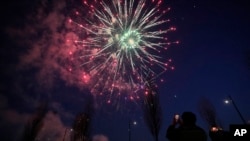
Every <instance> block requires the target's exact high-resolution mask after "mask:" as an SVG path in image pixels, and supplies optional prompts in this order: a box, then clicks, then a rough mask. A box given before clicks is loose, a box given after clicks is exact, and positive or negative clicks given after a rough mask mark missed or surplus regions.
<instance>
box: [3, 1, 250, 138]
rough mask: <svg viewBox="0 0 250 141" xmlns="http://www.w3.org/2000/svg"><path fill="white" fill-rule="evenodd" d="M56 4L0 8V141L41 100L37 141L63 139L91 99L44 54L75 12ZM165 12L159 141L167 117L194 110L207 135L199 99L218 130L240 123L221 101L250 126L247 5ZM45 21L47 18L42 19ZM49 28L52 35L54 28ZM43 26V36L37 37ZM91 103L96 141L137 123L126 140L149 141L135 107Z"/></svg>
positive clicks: (174, 6)
mask: <svg viewBox="0 0 250 141" xmlns="http://www.w3.org/2000/svg"><path fill="white" fill-rule="evenodd" d="M55 3H56V2H51V1H46V0H44V1H42V0H36V1H33V2H29V1H28V0H24V1H22V2H20V1H15V0H10V1H8V2H7V1H6V3H4V2H1V8H0V9H1V12H0V15H1V22H0V33H1V34H0V41H1V43H0V45H1V46H0V58H1V60H0V62H1V63H0V65H1V66H0V68H1V73H0V74H1V75H0V132H1V135H0V138H1V140H3V141H14V140H17V139H18V138H19V137H20V136H21V135H22V131H23V129H24V125H25V124H26V122H27V121H28V119H30V117H32V115H33V114H34V112H35V107H37V106H38V105H39V104H40V103H41V102H44V101H46V102H48V103H49V104H48V105H49V106H48V113H47V115H46V116H45V119H44V121H45V123H44V129H43V130H42V131H41V133H40V134H39V137H40V138H42V139H44V140H47V139H48V138H50V140H55V141H59V140H62V138H63V135H64V132H65V130H66V131H67V134H69V133H70V129H71V125H72V123H73V120H74V118H75V116H76V114H78V113H80V112H82V111H84V110H85V105H86V104H87V103H88V101H89V100H91V99H92V97H91V96H90V94H89V93H90V92H89V90H88V89H87V88H84V87H82V88H81V87H80V88H79V84H78V83H76V82H75V79H71V77H70V76H66V75H65V73H64V72H63V71H61V70H59V69H58V68H59V67H58V66H57V65H58V64H55V62H53V61H52V60H50V59H51V58H53V57H54V56H53V54H46V53H45V54H44V52H47V51H48V50H49V51H48V52H53V51H55V50H56V47H57V46H59V45H60V43H61V42H60V41H57V40H60V39H61V36H60V34H58V33H62V32H60V31H61V29H60V25H61V24H62V23H63V22H65V21H64V20H65V19H66V18H65V17H67V16H69V15H70V14H71V12H72V11H74V10H75V9H77V8H79V7H81V6H79V4H80V1H73V0H67V1H66V2H65V1H62V2H58V3H56V4H55ZM169 6H170V7H171V11H170V12H169V13H168V14H167V15H166V16H168V18H170V19H171V25H174V26H175V27H176V28H177V30H176V31H175V32H173V33H171V34H169V35H168V36H169V38H170V39H171V40H178V41H180V44H178V45H173V46H172V47H171V48H169V50H168V52H167V54H166V56H167V57H171V58H172V60H173V63H172V64H173V65H174V66H175V69H174V71H167V72H166V73H165V74H163V75H162V76H160V77H161V78H164V80H165V81H164V83H159V85H158V86H159V96H160V103H161V107H162V112H163V117H162V119H163V122H162V126H161V130H160V134H159V139H160V140H162V141H163V140H167V139H166V138H165V132H166V128H167V127H168V125H169V124H170V123H171V121H172V118H173V115H174V114H176V113H178V114H181V113H182V112H183V111H192V112H194V113H195V114H196V115H197V120H198V121H197V124H198V125H200V126H201V127H202V128H204V129H205V130H206V131H208V129H209V126H208V124H207V123H206V121H204V120H203V119H202V118H201V116H200V115H199V112H198V109H199V106H201V105H199V101H200V100H201V98H206V99H208V100H209V101H210V102H211V103H212V104H213V106H214V107H215V110H216V113H217V114H216V116H217V118H218V119H219V120H220V123H221V126H222V127H223V129H225V130H228V129H229V125H230V124H241V123H242V120H241V118H240V117H239V115H238V114H237V112H236V110H235V108H234V107H233V105H232V104H230V103H229V104H225V103H224V100H226V99H227V98H228V95H231V96H232V98H233V100H234V102H235V103H236V104H237V106H238V108H239V110H240V111H241V113H242V115H243V117H244V118H245V120H246V121H248V122H249V121H250V110H249V107H250V104H249V102H250V95H249V94H250V62H249V60H250V58H248V57H247V56H248V54H249V56H250V42H249V33H250V19H249V17H250V5H249V4H248V3H247V0H221V1H219V2H218V1H216V0H164V3H163V5H162V7H169ZM40 9H43V10H44V11H42V12H41V10H40ZM67 14H68V15H67ZM48 15H50V16H51V17H49V16H48ZM46 16H48V17H49V18H43V17H46ZM34 19H39V20H37V21H36V20H34ZM61 22H62V23H61ZM31 25H32V26H31ZM55 27H59V28H58V30H53V29H55ZM47 28H48V29H49V30H50V31H48V32H44V31H46V30H47ZM44 34H46V35H47V34H48V36H43V35H44ZM50 35H52V36H50ZM39 37H43V38H40V39H38V38H39ZM53 37H55V39H53V40H51V38H53ZM54 41H55V42H54ZM43 47H45V48H43ZM46 47H47V48H46ZM39 48H40V49H39ZM55 52H56V51H55ZM60 53H61V52H60ZM62 54H63V52H62ZM54 58H55V57H54ZM56 59H60V57H57V58H56ZM41 60H42V61H41ZM56 70H59V71H60V72H56ZM59 75H63V76H64V77H58V76H59ZM94 103H95V104H94V106H95V108H96V109H95V110H94V112H93V120H92V121H93V122H92V128H91V135H92V136H95V137H98V136H97V135H99V137H100V138H102V140H103V141H105V137H106V138H108V139H109V141H117V140H119V141H127V140H128V134H129V133H128V124H129V119H131V121H136V125H132V127H131V139H132V141H136V140H137V141H139V140H143V141H151V140H153V138H152V136H151V134H150V131H149V130H148V128H147V126H146V124H145V123H144V120H143V114H142V111H141V107H140V105H139V104H138V103H133V102H132V103H129V102H128V103H122V104H121V105H120V106H119V108H117V106H112V105H110V104H105V102H104V103H100V99H99V100H97V101H96V102H94ZM96 103H97V104H96ZM101 135H103V136H102V137H101Z"/></svg>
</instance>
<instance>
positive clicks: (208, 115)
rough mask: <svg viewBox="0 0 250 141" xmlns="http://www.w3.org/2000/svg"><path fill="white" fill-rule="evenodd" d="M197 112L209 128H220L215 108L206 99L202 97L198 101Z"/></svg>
mask: <svg viewBox="0 0 250 141" xmlns="http://www.w3.org/2000/svg"><path fill="white" fill-rule="evenodd" d="M198 111H199V114H200V116H201V117H202V118H203V119H204V120H205V121H206V122H207V124H208V126H209V127H210V128H211V127H218V126H221V124H220V122H219V120H218V117H217V114H216V110H215V107H214V106H213V104H212V103H211V102H210V101H209V100H208V99H207V98H205V97H203V98H201V99H200V101H199V103H198Z"/></svg>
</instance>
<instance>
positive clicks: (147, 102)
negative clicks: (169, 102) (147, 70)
mask: <svg viewBox="0 0 250 141" xmlns="http://www.w3.org/2000/svg"><path fill="white" fill-rule="evenodd" d="M143 112H144V120H145V122H146V124H147V126H148V128H149V130H150V132H151V134H152V136H153V137H154V139H155V141H158V135H159V131H160V128H161V123H162V109H161V106H160V101H159V95H158V91H157V86H156V85H155V84H154V82H153V80H152V79H148V81H146V89H145V98H144V103H143Z"/></svg>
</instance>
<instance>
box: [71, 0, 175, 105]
mask: <svg viewBox="0 0 250 141" xmlns="http://www.w3.org/2000/svg"><path fill="white" fill-rule="evenodd" d="M161 4H162V0H151V1H147V0H138V1H134V0H122V1H121V0H110V1H105V0H103V1H98V2H97V1H94V2H92V3H91V2H88V1H83V5H84V8H85V9H88V11H87V12H86V13H87V14H86V13H85V14H81V12H75V16H74V17H75V18H74V17H72V18H71V19H69V22H70V23H71V24H75V25H77V26H78V27H79V31H78V33H79V37H82V38H81V39H79V40H78V39H77V40H75V41H74V42H75V44H76V46H77V49H76V50H75V51H72V52H71V54H72V55H76V56H80V57H78V62H81V63H80V64H78V65H79V66H80V67H79V68H80V69H81V70H84V76H83V79H84V81H86V83H88V84H90V86H91V89H92V91H91V92H92V93H95V94H99V95H105V94H106V93H108V95H109V97H108V98H107V102H108V103H110V102H111V98H112V96H114V95H118V96H121V95H122V94H123V93H126V96H125V99H130V100H133V99H137V98H140V96H139V95H138V94H137V91H139V90H140V89H143V86H144V84H145V78H146V77H147V75H148V74H150V75H152V78H156V77H158V76H159V75H161V74H162V73H164V72H165V71H166V70H167V69H169V68H170V69H173V67H172V66H170V65H169V62H171V59H166V56H164V55H165V54H163V52H164V51H165V50H167V48H168V46H169V45H170V44H172V43H178V42H169V41H168V40H167V37H166V34H167V33H168V32H170V31H174V30H175V28H174V27H168V28H166V26H168V22H169V21H170V20H169V19H166V18H165V17H164V15H165V14H166V13H167V12H168V11H169V10H170V8H167V9H164V10H160V7H161ZM79 17H81V18H82V19H81V20H77V19H79Z"/></svg>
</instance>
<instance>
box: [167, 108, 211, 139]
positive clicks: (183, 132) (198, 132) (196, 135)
mask: <svg viewBox="0 0 250 141" xmlns="http://www.w3.org/2000/svg"><path fill="white" fill-rule="evenodd" d="M181 118H182V119H179V118H178V116H175V118H174V120H173V123H172V125H170V126H169V127H168V129H167V132H166V138H168V139H169V140H170V141H207V134H206V132H205V131H204V130H203V129H202V128H201V127H199V126H197V125H196V116H195V114H194V113H192V112H184V113H183V114H182V116H181ZM177 125H178V127H176V126H177Z"/></svg>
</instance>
